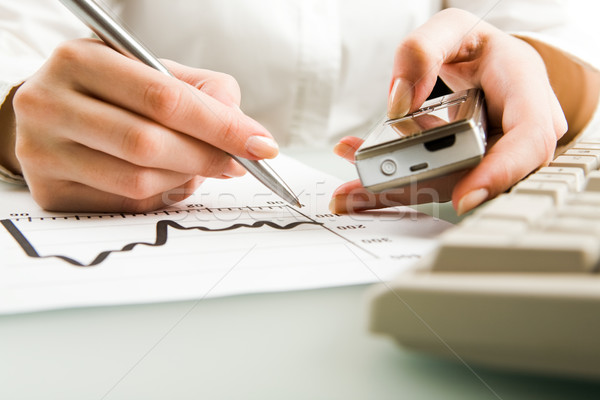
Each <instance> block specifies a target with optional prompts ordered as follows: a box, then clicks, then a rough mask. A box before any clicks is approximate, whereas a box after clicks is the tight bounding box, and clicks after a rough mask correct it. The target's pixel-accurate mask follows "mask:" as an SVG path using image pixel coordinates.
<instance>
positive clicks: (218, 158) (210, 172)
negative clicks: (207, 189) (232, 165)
mask: <svg viewBox="0 0 600 400" xmlns="http://www.w3.org/2000/svg"><path fill="white" fill-rule="evenodd" d="M228 161H229V157H228V156H226V155H225V154H224V153H223V152H219V151H214V152H211V153H210V155H209V156H207V157H204V158H203V159H202V161H201V163H202V165H201V167H200V174H199V175H201V176H207V177H218V176H221V175H222V174H223V171H224V170H225V165H226V164H227V162H228Z"/></svg>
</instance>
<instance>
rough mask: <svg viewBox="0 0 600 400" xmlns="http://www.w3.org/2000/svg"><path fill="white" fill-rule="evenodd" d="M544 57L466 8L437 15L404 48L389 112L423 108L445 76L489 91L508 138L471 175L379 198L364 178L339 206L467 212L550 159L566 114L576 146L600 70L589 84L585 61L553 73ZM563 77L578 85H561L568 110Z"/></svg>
mask: <svg viewBox="0 0 600 400" xmlns="http://www.w3.org/2000/svg"><path fill="white" fill-rule="evenodd" d="M553 29H554V28H553ZM544 56H546V57H548V54H546V53H544V52H541V51H540V52H538V51H536V48H534V47H533V46H531V45H529V44H528V43H527V42H525V41H524V40H520V39H517V38H516V37H514V36H510V35H508V34H506V33H504V32H502V31H500V30H499V29H497V28H496V27H494V26H492V25H490V24H488V23H486V22H484V21H481V19H480V18H478V17H477V16H474V15H472V14H468V13H466V12H464V11H462V10H456V9H449V10H445V11H442V12H440V13H438V14H436V15H435V16H434V17H433V18H432V19H431V20H430V21H428V22H427V23H425V24H424V25H423V26H422V27H420V28H418V29H417V30H416V31H415V32H413V33H412V34H411V35H409V36H408V37H407V38H406V39H405V40H404V41H403V42H401V44H400V46H399V47H398V50H397V53H396V61H395V64H394V76H393V82H395V83H394V84H393V85H391V87H392V91H391V94H390V105H389V113H390V114H391V115H393V116H398V115H403V114H405V113H407V112H409V111H412V110H415V109H417V108H418V107H419V105H420V104H422V102H423V101H424V100H425V99H426V97H427V96H428V94H429V93H430V91H431V88H432V87H433V84H434V82H435V79H436V77H437V76H438V75H439V76H441V77H442V79H443V80H444V81H445V82H446V83H447V84H448V85H449V86H450V87H451V88H452V89H454V90H460V89H464V88H467V87H473V86H476V87H481V88H483V89H484V91H485V92H486V94H487V96H486V97H487V100H488V114H489V119H490V122H491V124H492V126H495V127H498V128H500V129H501V130H502V131H503V132H504V135H503V136H502V138H500V140H498V141H497V143H495V144H494V145H493V146H492V147H491V148H490V149H488V152H487V154H486V156H485V157H484V159H483V160H482V162H481V163H480V164H479V165H478V166H477V167H475V168H474V169H473V170H471V171H469V172H468V173H467V174H466V175H462V174H455V175H453V176H449V177H444V178H443V179H437V180H430V181H425V182H419V183H418V184H417V185H416V187H414V188H401V189H399V190H396V191H390V192H388V193H384V194H382V195H378V196H376V195H373V194H371V193H369V192H367V191H365V190H364V189H363V188H362V187H361V186H360V183H359V182H357V181H354V182H349V183H347V184H345V185H342V186H341V187H340V188H339V189H338V190H337V191H336V192H335V193H334V200H333V202H332V208H333V209H334V210H336V211H338V212H343V211H350V210H360V209H366V208H377V207H385V206H391V205H397V204H414V203H419V202H430V201H447V200H450V199H452V200H453V203H454V206H455V208H456V209H457V211H458V213H459V214H460V213H464V212H466V211H468V210H470V209H472V208H473V207H475V206H477V205H478V204H480V203H482V202H483V201H485V200H488V199H490V198H493V197H495V196H496V195H498V194H499V193H502V192H504V191H505V190H507V189H508V188H510V187H511V186H512V185H513V184H515V183H516V182H518V181H519V180H520V179H522V178H523V177H524V176H526V175H527V174H528V173H529V172H531V171H533V170H534V169H536V168H538V167H539V166H541V165H544V164H546V163H547V162H549V161H550V160H551V159H552V158H553V155H554V152H555V149H556V146H557V142H558V141H559V139H561V138H562V137H563V136H564V135H565V133H566V132H567V120H566V118H565V114H566V116H567V117H568V118H570V119H571V120H570V121H569V122H570V123H571V124H573V127H572V128H571V130H569V133H568V134H567V136H566V139H565V141H566V142H567V143H568V142H569V141H570V140H571V139H572V138H573V137H575V136H576V135H577V132H579V131H580V130H581V129H582V127H583V126H585V125H586V123H587V122H588V121H589V119H590V117H591V114H592V113H593V111H594V107H596V106H595V105H594V104H595V102H594V101H593V99H594V98H595V99H597V97H598V89H597V87H595V86H594V85H593V84H591V83H593V81H594V79H593V77H594V76H597V75H595V74H597V73H593V72H592V73H591V74H590V75H589V76H590V77H591V78H592V80H591V81H589V82H588V81H587V80H586V79H587V77H588V75H586V74H581V70H580V69H579V68H580V66H578V65H577V63H574V62H573V61H566V60H567V59H568V57H566V56H565V57H563V58H562V60H564V63H563V65H560V64H558V63H557V64H556V65H555V67H556V69H555V70H553V69H552V68H547V66H546V64H545V62H544V61H546V60H545V59H544ZM562 74H565V75H562ZM549 75H550V76H549ZM561 75H562V76H571V77H573V78H577V82H578V83H577V84H576V85H574V87H569V85H568V84H563V85H558V86H557V89H560V90H557V92H558V94H559V95H560V98H561V101H562V102H563V103H564V104H563V105H562V106H563V107H564V112H563V108H562V107H561V103H560V102H559V100H558V99H557V95H556V94H555V89H554V88H553V87H552V84H555V85H557V84H558V83H559V82H565V81H561V80H557V78H556V76H561ZM570 83H571V84H573V82H570ZM582 86H586V87H588V88H589V89H590V93H589V95H587V96H586V97H587V99H586V98H583V99H582V98H578V97H577V96H576V95H573V93H576V92H575V90H576V89H577V87H582ZM561 90H562V91H561ZM568 93H571V94H568ZM568 99H571V100H572V101H571V102H569V101H568ZM590 99H591V103H587V102H586V101H587V100H590ZM584 102H586V103H585V104H584ZM581 110H583V111H581ZM560 143H561V144H562V142H560ZM359 145H360V140H358V139H356V138H345V139H343V140H342V141H341V143H340V144H338V146H337V147H336V152H337V153H338V154H339V155H341V156H344V157H346V158H348V159H352V158H353V154H354V151H355V149H356V148H357V147H358V146H359ZM421 194H424V195H421Z"/></svg>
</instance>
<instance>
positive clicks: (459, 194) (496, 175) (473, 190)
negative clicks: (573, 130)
mask: <svg viewBox="0 0 600 400" xmlns="http://www.w3.org/2000/svg"><path fill="white" fill-rule="evenodd" d="M555 144H556V138H555V136H554V134H553V132H552V131H548V129H547V128H546V127H540V126H536V125H533V124H529V123H527V124H520V125H518V126H517V127H515V129H513V130H512V131H510V132H508V133H507V134H505V135H504V136H503V137H502V138H500V139H499V140H498V142H496V144H495V145H494V146H493V147H492V148H491V149H490V150H489V151H488V152H487V154H486V155H485V156H484V158H483V160H482V161H481V163H480V164H479V165H478V166H477V167H475V168H474V169H473V170H471V171H470V172H469V173H468V174H467V175H466V176H465V177H464V179H463V180H461V181H460V182H459V183H458V184H457V185H456V188H455V189H454V193H453V195H452V201H453V204H454V207H455V209H456V210H457V213H458V214H459V215H462V214H464V213H465V212H467V211H469V210H471V209H473V208H474V207H476V206H478V205H479V204H481V203H483V202H484V201H486V200H488V199H491V198H493V197H495V196H497V195H498V194H500V193H503V192H504V191H506V190H508V189H509V188H510V187H511V186H512V185H514V183H515V182H518V181H519V180H521V179H522V178H524V177H525V176H526V175H527V174H529V173H530V172H531V171H533V170H534V169H536V168H538V167H539V166H540V165H544V164H546V163H547V162H548V161H549V160H550V158H551V155H552V153H553V149H554V146H555Z"/></svg>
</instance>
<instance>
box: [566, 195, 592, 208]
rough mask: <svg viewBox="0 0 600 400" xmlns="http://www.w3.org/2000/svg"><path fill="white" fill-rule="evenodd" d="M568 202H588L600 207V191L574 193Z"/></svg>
mask: <svg viewBox="0 0 600 400" xmlns="http://www.w3.org/2000/svg"><path fill="white" fill-rule="evenodd" d="M567 203H568V204H572V205H580V204H586V205H590V206H594V207H597V208H598V209H600V193H599V192H588V191H584V192H579V193H574V194H573V195H572V196H571V197H569V199H568V200H567Z"/></svg>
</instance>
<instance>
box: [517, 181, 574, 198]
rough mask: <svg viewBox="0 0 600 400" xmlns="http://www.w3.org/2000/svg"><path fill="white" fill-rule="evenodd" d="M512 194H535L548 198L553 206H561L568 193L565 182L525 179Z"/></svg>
mask: <svg viewBox="0 0 600 400" xmlns="http://www.w3.org/2000/svg"><path fill="white" fill-rule="evenodd" d="M513 192H515V193H517V194H536V195H543V196H549V197H551V198H552V200H553V201H554V203H555V204H563V203H564V202H565V199H566V198H567V194H568V193H569V185H568V184H567V183H566V182H557V181H554V182H548V181H536V180H535V179H527V180H524V181H522V182H519V183H518V184H517V185H516V186H515V187H514V188H513Z"/></svg>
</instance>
